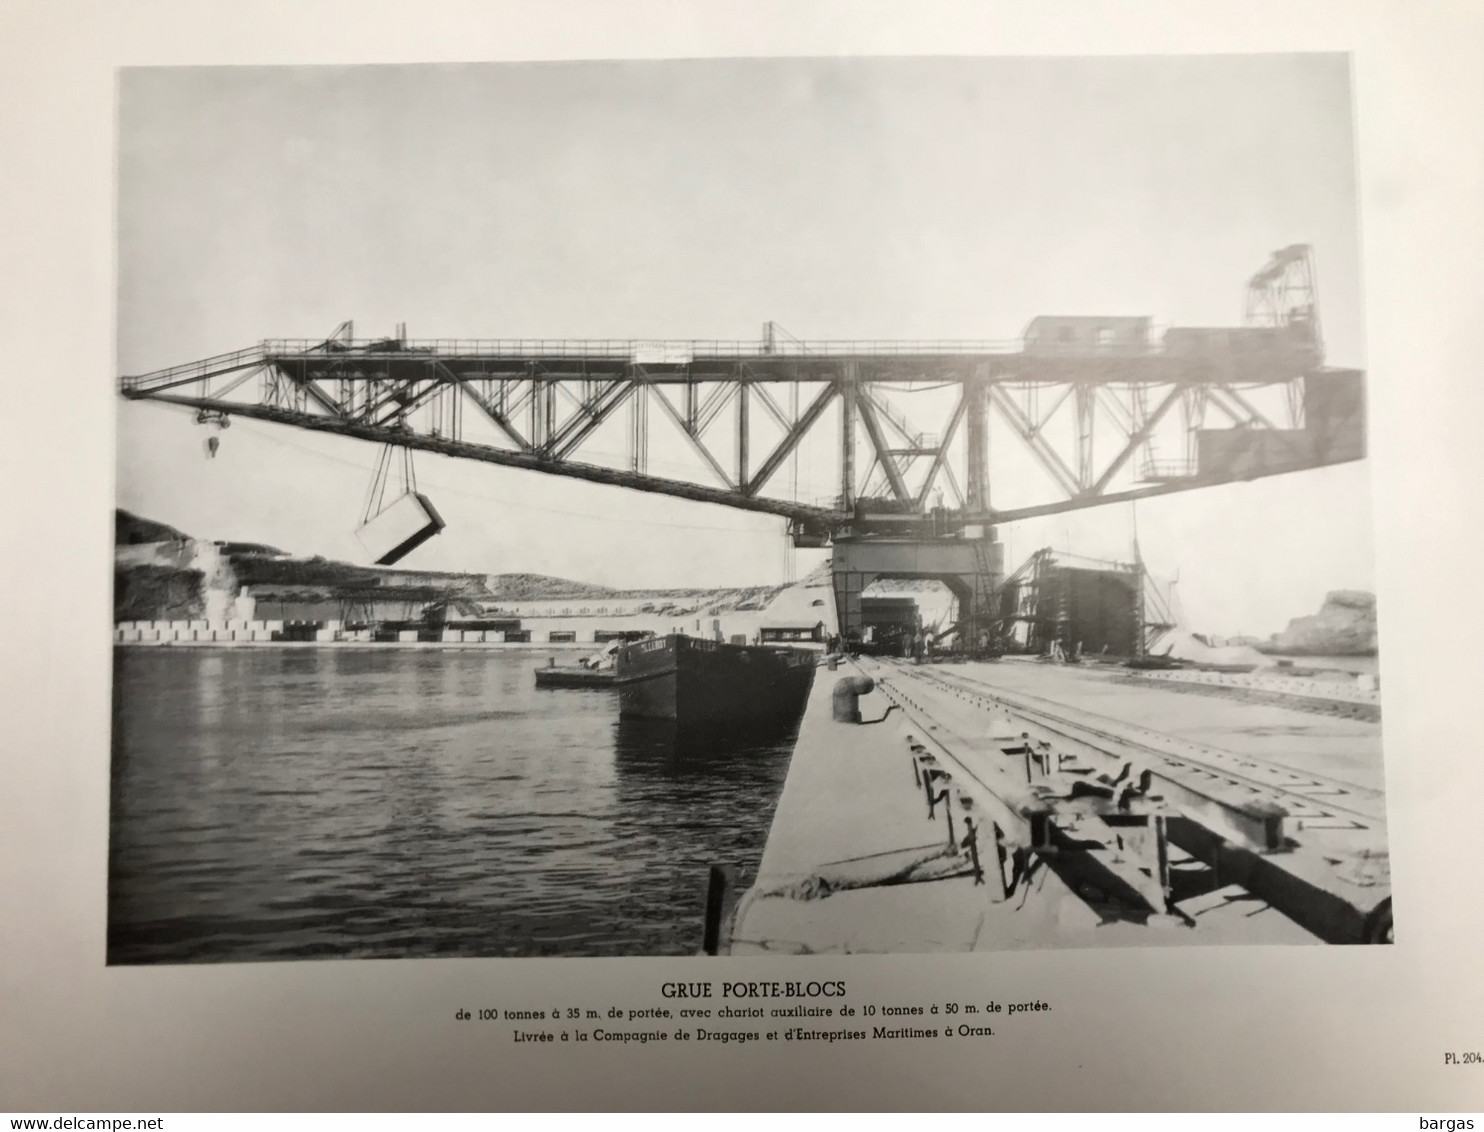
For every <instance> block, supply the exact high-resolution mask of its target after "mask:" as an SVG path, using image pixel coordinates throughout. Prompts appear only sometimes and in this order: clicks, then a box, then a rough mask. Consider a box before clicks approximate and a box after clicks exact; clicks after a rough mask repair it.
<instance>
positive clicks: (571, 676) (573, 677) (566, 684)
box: [536, 641, 622, 688]
mask: <svg viewBox="0 0 1484 1132" xmlns="http://www.w3.org/2000/svg"><path fill="white" fill-rule="evenodd" d="M621 644H622V642H621V641H613V642H611V643H609V644H608V646H607V647H606V648H604V649H602V650H600V651H599V652H596V653H594V654H593V655H592V656H585V657H583V658H582V659H581V660H579V661H578V662H577V663H576V664H558V663H557V662H556V658H555V657H552V658H551V659H550V660H548V661H547V662H546V666H545V667H544V668H538V669H536V687H538V688H611V687H613V671H614V669H613V658H614V655H615V654H616V653H617V652H618V650H619V647H620V645H621Z"/></svg>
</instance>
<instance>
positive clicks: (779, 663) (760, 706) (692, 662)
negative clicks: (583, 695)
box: [614, 633, 818, 726]
mask: <svg viewBox="0 0 1484 1132" xmlns="http://www.w3.org/2000/svg"><path fill="white" fill-rule="evenodd" d="M817 658H818V653H817V651H815V650H812V649H801V648H787V647H781V646H777V645H734V644H728V643H726V642H723V641H709V640H704V639H702V638H699V637H687V636H684V635H682V634H678V633H672V634H671V635H669V636H666V637H655V638H652V639H650V640H647V641H636V642H634V643H633V644H628V645H625V646H624V647H622V648H621V649H619V650H618V654H617V656H616V657H615V662H614V683H615V684H616V685H617V687H618V693H619V714H620V715H621V716H624V717H627V718H630V719H673V720H675V721H676V722H677V723H681V724H704V725H721V726H745V725H754V724H783V723H792V722H793V721H795V720H797V719H798V718H799V715H800V714H801V713H802V712H803V710H804V702H805V701H806V700H807V698H808V696H809V689H810V687H811V686H812V685H813V683H814V668H815V664H816V662H817Z"/></svg>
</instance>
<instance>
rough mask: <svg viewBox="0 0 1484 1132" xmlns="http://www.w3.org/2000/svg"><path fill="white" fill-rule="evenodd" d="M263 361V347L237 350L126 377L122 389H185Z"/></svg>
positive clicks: (126, 390) (125, 390)
mask: <svg viewBox="0 0 1484 1132" xmlns="http://www.w3.org/2000/svg"><path fill="white" fill-rule="evenodd" d="M263 361H264V347H263V346H262V345H258V346H249V347H247V348H246V349H244V350H233V351H232V352H231V353H229V354H216V355H214V356H212V357H210V358H201V359H200V360H199V361H194V362H184V363H182V364H181V365H178V366H170V367H169V368H167V369H160V370H154V371H153V372H151V373H142V374H135V375H133V376H126V377H123V378H121V379H120V385H121V386H122V388H123V390H124V392H126V393H139V392H145V391H148V390H152V389H159V388H161V387H163V386H167V385H185V384H188V383H189V382H192V381H202V380H205V379H206V378H209V377H214V376H216V375H217V374H221V373H230V372H231V371H233V370H238V369H244V368H246V367H247V366H253V365H261V364H262V363H263Z"/></svg>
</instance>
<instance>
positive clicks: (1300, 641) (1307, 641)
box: [1265, 590, 1376, 656]
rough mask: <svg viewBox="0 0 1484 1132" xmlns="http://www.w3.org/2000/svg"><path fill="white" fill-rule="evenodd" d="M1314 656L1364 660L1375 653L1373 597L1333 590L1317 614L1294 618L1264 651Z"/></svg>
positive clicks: (1374, 600) (1326, 596) (1351, 591)
mask: <svg viewBox="0 0 1484 1132" xmlns="http://www.w3.org/2000/svg"><path fill="white" fill-rule="evenodd" d="M1265 651H1267V652H1274V653H1294V654H1299V655H1304V654H1310V655H1315V656H1365V655H1370V654H1372V653H1374V652H1375V651H1376V597H1375V595H1374V594H1369V593H1365V592H1363V591H1360V590H1334V591H1332V592H1330V593H1328V594H1326V595H1325V597H1324V605H1323V606H1321V607H1320V610H1319V612H1318V613H1317V614H1314V615H1312V616H1309V617H1295V618H1294V619H1293V620H1292V621H1290V622H1289V623H1288V628H1286V629H1284V630H1283V631H1282V632H1281V633H1275V634H1274V635H1273V640H1272V643H1271V644H1270V645H1269V646H1268V647H1267V649H1266V650H1265Z"/></svg>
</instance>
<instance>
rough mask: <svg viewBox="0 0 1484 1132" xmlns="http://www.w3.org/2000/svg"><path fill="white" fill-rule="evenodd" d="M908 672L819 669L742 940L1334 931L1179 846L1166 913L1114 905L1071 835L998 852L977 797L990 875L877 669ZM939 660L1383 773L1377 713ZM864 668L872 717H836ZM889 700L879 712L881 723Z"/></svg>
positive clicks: (1259, 748)
mask: <svg viewBox="0 0 1484 1132" xmlns="http://www.w3.org/2000/svg"><path fill="white" fill-rule="evenodd" d="M928 667H929V669H930V668H931V666H928ZM976 670H977V671H976ZM912 671H913V669H912V667H911V666H900V665H898V664H896V663H894V662H893V663H884V662H877V661H873V660H871V659H860V660H857V661H853V662H848V663H844V664H842V665H841V666H840V667H839V669H838V670H836V671H830V670H828V669H827V668H821V669H820V671H819V673H818V676H817V678H816V680H815V684H814V688H813V691H812V693H811V696H810V700H809V703H808V705H807V707H806V710H805V714H804V718H803V722H802V724H801V728H800V732H799V737H798V741H797V744H796V746H795V750H794V755H793V760H792V763H791V765H790V768H789V773H788V778H787V780H786V782H785V785H784V789H783V792H782V795H781V797H780V799H779V803H778V807H777V810H776V812H775V815H774V819H773V825H772V829H771V831H770V834H769V837H768V842H767V846H766V848H765V850H764V853H763V857H762V861H761V863H760V866H759V871H758V876H757V879H756V881H755V883H754V885H753V888H752V889H751V890H750V891H749V892H747V893H745V894H743V896H742V898H741V899H740V900H739V901H738V904H737V909H736V912H735V915H734V917H733V922H732V925H731V932H730V938H731V943H730V951H731V953H732V954H734V955H742V954H770V953H784V954H805V953H821V952H823V953H841V952H870V953H912V952H939V951H971V950H1007V949H1017V948H1042V947H1103V946H1138V945H1162V946H1167V945H1185V944H1201V943H1205V944H1210V943H1269V944H1271V943H1315V942H1320V940H1319V939H1318V938H1317V937H1316V935H1315V934H1313V933H1312V932H1311V931H1308V930H1305V928H1303V927H1301V926H1300V925H1299V924H1298V923H1296V922H1295V921H1294V920H1293V919H1291V918H1290V917H1288V916H1286V915H1284V914H1283V913H1281V912H1280V911H1278V910H1277V909H1276V908H1274V907H1273V906H1272V905H1270V904H1269V903H1268V902H1267V901H1266V900H1265V899H1263V898H1261V897H1260V896H1257V895H1255V894H1254V893H1253V892H1252V891H1250V890H1249V889H1247V888H1244V887H1242V886H1240V885H1237V884H1233V883H1222V878H1221V877H1220V876H1219V875H1218V876H1216V877H1215V878H1214V879H1213V878H1212V875H1211V874H1212V870H1211V869H1209V868H1208V867H1207V865H1206V864H1205V863H1203V862H1201V861H1198V860H1196V859H1195V858H1193V857H1191V856H1190V855H1189V854H1186V853H1183V852H1182V851H1180V850H1179V849H1176V848H1174V847H1173V846H1171V847H1170V859H1169V862H1168V867H1169V869H1170V872H1171V875H1172V877H1173V880H1172V884H1173V886H1174V888H1173V892H1174V896H1175V898H1176V899H1174V900H1173V901H1172V903H1171V906H1170V909H1169V911H1168V913H1167V912H1165V911H1164V910H1160V911H1158V912H1156V913H1154V914H1148V915H1142V916H1130V915H1128V914H1126V911H1124V912H1120V911H1118V910H1116V909H1114V908H1113V906H1112V901H1110V900H1107V899H1104V897H1105V894H1104V893H1102V892H1099V891H1098V890H1097V884H1089V883H1088V881H1087V879H1086V875H1085V874H1079V873H1078V872H1077V871H1076V870H1068V869H1066V868H1063V867H1062V864H1064V863H1065V862H1066V861H1067V860H1068V859H1069V858H1070V856H1071V854H1066V853H1065V852H1063V855H1062V857H1061V858H1060V860H1059V859H1058V857H1057V854H1056V852H1054V851H1052V852H1050V853H1047V854H1045V855H1044V856H1043V858H1042V859H1041V861H1039V862H1038V863H1037V864H1036V865H1033V866H1032V867H1030V868H1029V869H1028V870H1027V871H1026V873H1025V874H1023V875H1020V876H1018V877H1017V876H1016V873H1015V871H1014V867H1013V864H1012V862H1011V860H1010V859H1009V857H1008V854H1005V855H1004V859H1002V854H1001V853H1000V852H999V851H998V850H997V848H996V844H995V842H994V835H993V830H994V828H995V827H994V825H993V823H991V822H990V821H989V820H988V815H987V814H986V813H984V812H983V811H982V810H980V811H975V810H973V809H972V805H971V806H970V809H969V815H970V817H971V820H973V819H974V818H976V817H977V821H978V824H979V826H980V834H979V840H978V844H977V849H978V854H979V864H980V867H981V870H982V874H983V876H982V881H979V882H976V879H975V877H974V875H973V869H972V863H971V860H970V857H969V855H968V853H967V852H966V851H965V850H964V849H963V848H962V840H963V838H964V834H965V826H964V824H963V819H964V816H965V811H964V810H962V809H953V810H952V811H951V812H952V819H953V821H954V823H955V828H954V837H955V839H956V840H957V842H958V843H959V844H958V845H951V844H950V842H949V830H948V824H947V821H946V820H945V814H944V812H943V810H944V808H945V807H944V806H942V805H940V806H938V807H936V808H935V813H934V814H933V816H932V817H929V814H928V806H927V792H926V790H925V788H924V786H923V784H922V781H921V778H920V777H919V776H918V775H917V774H916V773H915V771H914V761H913V756H912V751H911V749H910V746H909V740H908V736H909V735H910V734H912V732H914V731H922V730H923V726H922V722H921V721H922V719H923V718H930V717H924V716H921V715H918V716H917V718H916V719H915V720H912V719H909V718H908V717H907V714H906V712H905V710H902V709H899V710H894V711H892V712H891V713H890V714H889V715H887V714H886V713H887V708H888V707H889V706H890V705H891V703H892V697H891V696H889V695H888V694H887V691H886V690H884V689H883V688H882V687H881V682H882V681H883V680H885V681H886V683H887V684H888V685H890V686H892V689H893V692H895V691H896V688H897V687H899V686H902V685H904V684H905V683H907V682H908V681H909V679H910V676H911V673H912ZM943 672H944V673H945V674H954V675H956V676H968V675H971V674H973V675H977V676H979V677H981V678H984V679H988V680H991V681H994V682H997V683H1003V684H1005V685H1007V686H1008V687H1010V688H1013V689H1015V691H1016V692H1018V693H1020V694H1028V693H1034V694H1036V695H1039V696H1042V697H1047V698H1048V699H1050V698H1053V697H1054V698H1058V699H1059V700H1061V701H1062V702H1065V703H1069V704H1079V703H1080V704H1083V705H1085V709H1086V710H1094V711H1097V712H1099V713H1100V714H1101V713H1106V714H1107V715H1109V716H1126V717H1128V718H1130V719H1137V720H1139V721H1141V722H1142V723H1144V724H1145V725H1146V726H1149V727H1160V728H1164V727H1165V726H1166V725H1167V726H1168V728H1169V730H1170V731H1171V732H1172V733H1174V734H1176V735H1179V734H1181V733H1182V732H1183V733H1184V734H1187V735H1193V734H1198V735H1199V737H1200V738H1201V739H1202V740H1205V741H1206V742H1213V741H1215V740H1217V739H1219V740H1221V741H1223V742H1226V743H1229V744H1230V745H1231V746H1232V747H1234V748H1237V749H1239V750H1241V751H1243V752H1244V753H1251V754H1258V753H1262V754H1268V753H1273V752H1275V751H1276V748H1275V745H1274V744H1275V739H1274V736H1275V735H1281V734H1285V733H1286V734H1287V735H1288V736H1289V740H1288V742H1287V745H1286V746H1285V747H1283V750H1282V753H1283V754H1284V755H1285V756H1286V757H1287V758H1289V759H1293V758H1313V759H1314V760H1316V761H1317V762H1318V763H1319V764H1320V765H1322V766H1323V767H1325V768H1327V769H1331V770H1340V771H1343V772H1346V773H1347V774H1350V775H1353V776H1354V777H1355V778H1357V779H1359V780H1360V781H1361V782H1367V783H1368V781H1369V780H1371V779H1372V776H1373V773H1374V774H1375V776H1377V777H1379V740H1378V733H1379V728H1377V727H1376V726H1375V725H1372V724H1364V723H1359V722H1355V721H1350V720H1335V719H1323V718H1320V717H1316V716H1313V715H1304V714H1303V713H1300V712H1297V711H1288V712H1285V711H1284V709H1279V708H1274V707H1268V706H1254V705H1251V704H1242V703H1235V702H1234V703H1230V704H1228V703H1211V702H1206V701H1205V698H1204V697H1202V698H1201V701H1200V702H1199V703H1196V702H1193V700H1194V698H1193V697H1191V696H1189V695H1186V694H1182V693H1180V692H1178V691H1176V690H1175V689H1172V688H1168V687H1163V686H1160V685H1159V684H1157V683H1155V684H1152V685H1151V686H1148V687H1143V686H1138V687H1135V686H1131V684H1130V683H1129V681H1128V676H1127V674H1126V673H1125V672H1123V671H1122V670H1117V669H1111V668H1110V669H1107V670H1104V671H1101V672H1097V671H1088V670H1082V669H1066V668H1061V667H1057V666H1046V665H1035V664H1033V663H1019V662H1008V663H1000V664H984V665H948V666H944V667H943ZM852 675H856V676H868V677H872V678H873V679H874V680H875V681H876V683H877V687H876V690H875V691H873V692H871V693H869V694H867V695H864V696H862V697H861V699H860V701H859V707H860V715H861V718H862V721H863V722H862V723H859V724H854V723H843V722H837V721H836V720H835V719H833V718H832V713H831V700H832V695H833V692H834V689H835V686H836V684H837V683H838V682H839V680H841V679H843V678H845V677H848V676H852ZM897 698H900V696H897ZM952 707H953V708H954V709H955V711H956V712H957V714H955V712H954V711H949V710H948V709H947V708H943V709H941V710H942V715H941V716H940V718H941V719H943V720H944V728H945V732H944V734H945V735H946V734H947V729H948V728H949V726H950V724H951V726H952V727H955V728H957V729H958V733H963V732H964V730H965V727H966V725H965V723H964V721H965V720H968V719H970V718H971V717H972V718H975V719H978V718H982V721H983V727H982V734H983V735H986V736H988V735H990V733H991V732H992V731H993V730H994V721H993V720H992V718H991V717H990V716H989V715H988V714H984V713H982V712H981V709H980V708H978V707H977V706H963V705H959V704H957V703H954V704H953V705H952ZM934 710H939V709H938V708H934ZM976 712H981V715H977V716H976V715H975V714H974V713H976ZM883 715H886V718H885V719H884V721H883V722H879V723H873V722H871V721H873V720H878V719H881V717H882V716H883ZM935 726H936V725H935V724H929V728H932V727H935ZM1296 734H1297V735H1299V736H1300V737H1299V739H1297V740H1295V739H1294V738H1293V736H1294V735H1296ZM921 738H922V737H919V745H920V743H921ZM927 739H928V741H929V742H931V739H932V736H930V735H929V736H927ZM994 741H995V740H992V739H986V740H985V742H986V743H992V742H994ZM1297 748H1302V750H1298V749H1297ZM986 749H987V748H986ZM1016 765H1018V764H1016ZM1373 768H1374V769H1373ZM1113 840H1116V846H1114V847H1113V848H1112V849H1111V850H1110V851H1111V853H1112V854H1113V859H1114V860H1115V861H1120V862H1121V861H1122V858H1121V857H1119V854H1120V853H1121V852H1124V851H1125V849H1126V848H1127V847H1126V846H1125V845H1124V842H1123V840H1122V839H1121V838H1117V839H1113ZM1383 852H1384V842H1383ZM1105 855H1106V854H1105ZM1290 856H1292V854H1290ZM1274 859H1275V860H1278V859H1279V858H1274ZM1216 872H1217V873H1219V872H1220V869H1219V868H1218V869H1217V870H1216ZM1197 876H1199V877H1200V878H1201V879H1200V880H1199V881H1196V880H1194V879H1193V878H1196V877H1197ZM1006 888H1010V889H1011V891H1010V892H1009V893H1008V895H1007V894H1006ZM1377 898H1378V899H1379V896H1378V897H1377Z"/></svg>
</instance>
